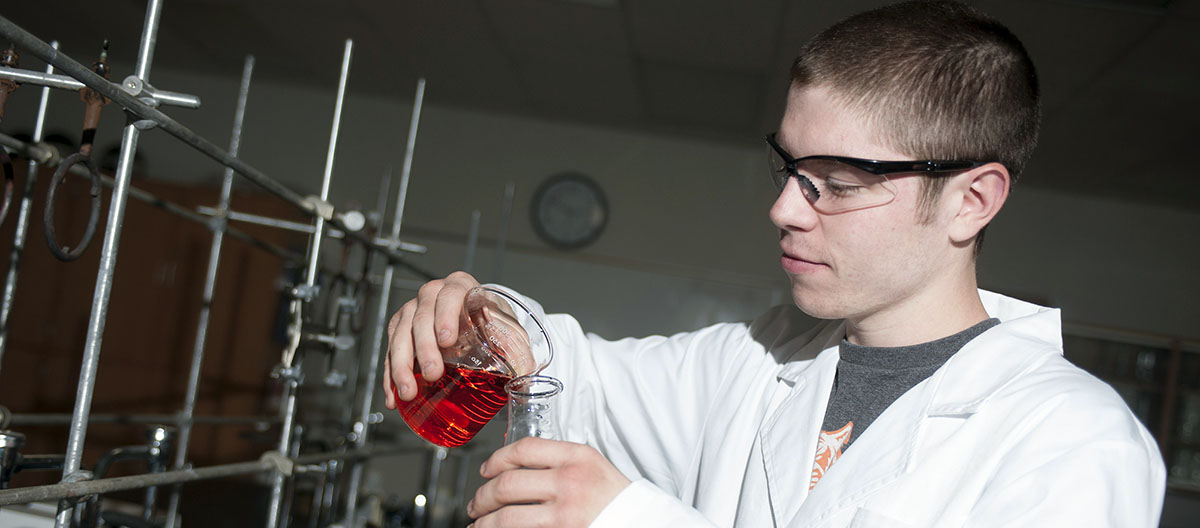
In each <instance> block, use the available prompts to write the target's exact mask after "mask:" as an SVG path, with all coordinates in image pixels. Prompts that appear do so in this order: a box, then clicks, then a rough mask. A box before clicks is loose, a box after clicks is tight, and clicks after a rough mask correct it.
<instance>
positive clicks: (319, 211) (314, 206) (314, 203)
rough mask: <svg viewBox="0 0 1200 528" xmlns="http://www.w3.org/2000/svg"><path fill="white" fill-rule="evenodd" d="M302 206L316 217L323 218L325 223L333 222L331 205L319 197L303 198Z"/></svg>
mask: <svg viewBox="0 0 1200 528" xmlns="http://www.w3.org/2000/svg"><path fill="white" fill-rule="evenodd" d="M304 205H305V206H306V207H308V209H309V210H310V211H312V212H313V213H314V214H316V215H317V216H319V217H321V218H324V219H325V221H327V222H328V221H332V220H333V204H331V203H329V202H328V201H326V200H322V199H321V197H320V196H313V195H309V196H305V197H304Z"/></svg>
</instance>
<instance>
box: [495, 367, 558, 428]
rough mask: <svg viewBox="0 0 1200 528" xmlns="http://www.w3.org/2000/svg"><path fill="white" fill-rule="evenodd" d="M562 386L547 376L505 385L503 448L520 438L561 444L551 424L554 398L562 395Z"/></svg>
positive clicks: (553, 421) (514, 381) (556, 424)
mask: <svg viewBox="0 0 1200 528" xmlns="http://www.w3.org/2000/svg"><path fill="white" fill-rule="evenodd" d="M562 388H563V386H562V382H560V381H558V380H557V379H554V378H551V377H550V376H522V377H520V378H517V379H514V380H512V381H510V382H508V384H507V385H505V386H504V390H505V391H506V392H507V393H508V431H507V432H506V433H504V445H508V444H511V443H513V442H516V441H517V440H520V439H522V438H530V437H532V438H547V439H550V440H562V434H560V433H559V431H558V423H557V422H555V420H554V415H553V411H554V397H555V396H557V395H558V393H560V392H562Z"/></svg>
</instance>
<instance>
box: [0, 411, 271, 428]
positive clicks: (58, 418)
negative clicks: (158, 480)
mask: <svg viewBox="0 0 1200 528" xmlns="http://www.w3.org/2000/svg"><path fill="white" fill-rule="evenodd" d="M179 418H180V417H179V416H178V415H174V414H93V415H91V417H90V418H88V421H89V422H90V423H93V424H96V423H105V424H158V423H161V424H180V423H183V422H184V421H185V420H180V419H179ZM190 422H191V423H193V424H217V425H259V424H262V425H273V424H276V423H279V417H278V416H195V417H193V418H192V419H191V420H190ZM69 423H71V415H69V414H56V413H28V414H13V415H12V426H14V427H30V426H41V425H66V424H69Z"/></svg>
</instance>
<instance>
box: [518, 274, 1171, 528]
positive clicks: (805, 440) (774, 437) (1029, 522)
mask: <svg viewBox="0 0 1200 528" xmlns="http://www.w3.org/2000/svg"><path fill="white" fill-rule="evenodd" d="M980 296H981V298H982V299H983V301H984V305H985V308H986V309H987V311H988V313H989V314H990V315H991V316H992V317H997V318H999V319H1000V321H1001V324H999V325H997V326H996V327H993V328H991V329H989V330H988V331H986V332H984V333H983V334H982V335H980V336H979V337H977V338H975V339H974V340H972V341H971V342H969V343H968V344H967V345H966V346H965V347H963V349H962V350H960V351H959V352H958V353H957V354H956V355H955V356H953V357H952V358H951V359H950V360H949V361H948V362H947V363H946V364H945V365H944V366H943V367H942V368H940V369H939V370H938V371H937V372H935V373H934V374H933V375H932V376H931V377H930V378H929V379H927V380H925V381H923V382H921V383H919V384H918V385H916V386H915V387H913V388H912V389H911V390H909V391H908V392H907V393H905V394H904V395H902V396H901V397H900V398H899V399H897V400H896V401H895V402H894V403H893V404H892V405H891V406H890V407H889V408H888V409H887V410H886V411H884V412H883V414H881V415H880V416H879V417H878V418H877V419H876V420H875V421H874V422H873V423H872V424H871V425H870V427H869V428H868V429H867V430H866V431H864V432H863V433H862V434H861V436H860V437H859V438H858V439H857V440H856V441H855V442H854V443H853V444H852V445H851V446H850V447H849V448H848V449H847V450H846V451H845V452H844V453H843V454H842V456H841V458H840V459H838V460H837V461H836V462H835V463H834V464H833V466H832V467H831V468H830V469H829V470H828V472H827V473H825V475H824V477H823V478H822V479H821V481H820V482H819V483H818V484H817V485H816V487H815V488H813V490H812V491H811V492H810V491H809V489H808V487H809V480H810V475H811V472H812V467H813V459H814V457H815V454H816V449H817V439H818V434H819V431H820V428H821V425H822V420H823V418H824V413H825V407H826V403H827V401H828V398H829V393H830V388H831V387H832V384H833V378H834V372H835V370H836V365H837V361H838V344H839V343H840V341H841V339H842V337H843V336H844V335H845V331H844V324H843V323H841V322H839V321H827V322H822V323H821V324H818V325H817V326H816V327H815V328H812V329H811V330H809V331H806V332H804V333H801V332H800V331H799V330H797V328H800V327H802V325H803V326H807V324H805V323H803V322H802V319H801V318H800V317H799V312H798V311H797V309H796V308H795V307H790V306H789V307H778V308H775V309H772V310H771V311H769V312H767V313H766V314H764V315H762V316H760V317H759V318H757V319H756V320H754V321H753V322H751V323H748V324H746V323H737V324H719V325H715V326H712V327H708V328H705V329H702V330H698V331H695V332H689V333H683V334H678V335H675V336H671V337H648V338H643V339H625V340H620V341H613V342H610V341H605V340H603V339H601V338H599V337H597V336H594V335H587V334H585V333H584V332H583V331H582V330H581V329H580V327H579V325H578V323H577V322H576V321H575V320H574V319H573V318H571V317H570V316H566V315H557V314H556V315H550V316H549V317H547V318H545V319H544V320H546V321H547V322H548V326H549V327H550V330H551V333H552V339H553V340H554V343H555V347H556V349H557V350H556V355H555V358H554V361H553V363H552V364H551V366H550V368H549V369H547V372H546V373H547V374H549V375H552V376H556V377H558V378H560V379H561V380H562V381H563V382H564V384H565V386H566V390H565V392H564V394H563V395H562V396H561V397H560V398H559V401H558V402H557V405H558V407H557V408H556V409H555V412H556V417H557V419H558V421H559V424H560V426H561V428H562V429H563V434H564V436H565V437H566V439H567V440H571V441H576V442H583V443H587V444H589V445H592V446H595V447H596V448H598V449H599V450H600V451H601V452H603V453H604V454H605V456H607V457H608V459H609V460H610V461H612V462H613V464H614V465H616V467H617V468H618V469H620V470H621V471H622V472H623V473H625V475H626V476H628V477H629V478H630V479H632V480H633V481H634V483H633V484H632V485H630V486H629V487H628V488H626V489H625V490H624V491H623V492H622V493H621V494H619V495H618V496H617V498H616V499H614V500H613V502H611V503H610V504H609V505H608V506H607V507H606V508H605V509H604V510H603V511H602V512H601V514H600V516H599V517H598V518H597V519H596V520H595V521H594V522H593V523H592V526H594V527H615V528H633V527H660V526H661V527H681V526H739V527H769V526H775V527H810V526H822V527H834V526H850V527H859V526H871V527H877V526H878V527H900V526H912V527H926V526H1088V527H1096V526H1113V527H1122V528H1125V527H1140V526H1146V527H1150V526H1157V524H1158V518H1159V514H1160V511H1161V507H1162V501H1163V493H1164V487H1165V484H1166V471H1165V468H1164V465H1163V461H1162V458H1161V456H1160V454H1159V452H1158V448H1157V446H1156V444H1155V442H1154V439H1153V438H1152V437H1151V436H1150V434H1149V433H1148V432H1147V431H1146V429H1145V428H1144V427H1143V426H1142V425H1141V423H1140V422H1139V421H1138V420H1137V418H1136V417H1135V416H1134V415H1133V414H1132V413H1131V412H1130V411H1129V408H1128V407H1127V406H1126V405H1125V403H1124V401H1122V400H1121V398H1120V397H1119V396H1118V395H1117V394H1116V392H1114V391H1113V390H1112V388H1110V387H1109V386H1108V385H1107V384H1105V383H1103V382H1101V381H1100V380H1098V379H1096V378H1095V377H1093V376H1091V375H1090V374H1088V373H1086V372H1084V371H1083V370H1081V369H1079V368H1077V367H1075V366H1073V365H1071V364H1070V363H1069V362H1067V361H1066V360H1065V359H1064V358H1063V356H1062V337H1061V336H1062V331H1061V326H1060V322H1059V312H1058V310H1053V309H1048V308H1043V307H1039V306H1035V305H1032V304H1029V303H1025V302H1023V301H1018V300H1015V299H1011V298H1007V297H1003V296H1000V295H996V294H993V293H989V292H984V291H981V292H980ZM530 307H531V308H533V309H534V311H535V313H538V314H541V315H544V313H543V312H542V311H541V307H540V306H538V305H537V304H536V303H534V302H532V301H530Z"/></svg>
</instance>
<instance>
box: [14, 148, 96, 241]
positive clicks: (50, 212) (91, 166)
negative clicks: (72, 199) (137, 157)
mask: <svg viewBox="0 0 1200 528" xmlns="http://www.w3.org/2000/svg"><path fill="white" fill-rule="evenodd" d="M77 163H82V164H84V166H86V167H87V168H88V173H89V174H91V179H92V191H91V193H92V207H91V212H90V213H89V214H88V223H87V228H85V229H84V232H83V238H81V239H80V240H79V244H78V245H77V246H75V247H74V248H71V247H66V246H62V245H61V244H59V243H58V236H57V235H56V234H55V232H54V199H55V197H56V196H57V195H58V186H59V185H61V184H62V181H63V178H64V177H65V176H66V175H67V172H68V171H70V169H71V167H72V166H74V165H75V164H77ZM7 203H8V202H7V200H6V201H5V205H6V206H7ZM42 219H43V220H44V221H45V226H46V245H48V246H49V247H50V252H51V253H53V254H54V257H55V258H57V259H58V260H61V261H63V262H71V261H73V260H75V259H78V258H79V257H80V256H81V255H83V252H84V251H87V248H88V246H89V245H91V243H92V237H93V236H95V234H96V225H98V224H99V223H100V171H99V170H98V169H97V168H96V164H95V163H93V162H92V157H91V156H90V155H88V154H84V153H83V152H76V153H74V154H72V155H70V156H69V157H67V159H65V160H63V162H62V163H61V164H59V166H58V169H57V170H55V171H54V176H52V177H51V178H50V189H49V190H47V191H46V211H45V214H44V215H43V216H42Z"/></svg>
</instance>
